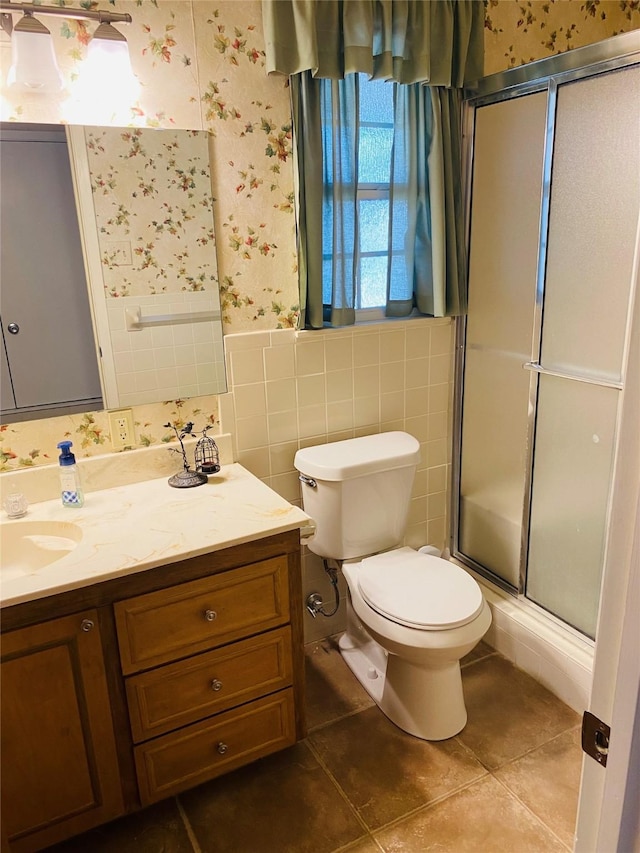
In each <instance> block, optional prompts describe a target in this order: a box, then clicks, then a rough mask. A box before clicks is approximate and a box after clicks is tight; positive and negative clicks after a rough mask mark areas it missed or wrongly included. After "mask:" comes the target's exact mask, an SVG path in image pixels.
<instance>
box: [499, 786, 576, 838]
mask: <svg viewBox="0 0 640 853" xmlns="http://www.w3.org/2000/svg"><path fill="white" fill-rule="evenodd" d="M491 776H492V777H493V778H494V779H495V780H496V782H498V783H499V784H500V785H501V786H502V787H503V788H504V789H505V791H506V792H507V793H508V794H509V796H511V797H513V798H514V800H517V801H518V802H519V803H520V805H521V806H522V808H523V809H526V810H527V811H528V812H529V814H530V815H531V816H532V817H533V818H535V819H536V821H537V822H538V823H539V824H541V826H544V828H545V829H546V830H547V832H549V833H551V835H553V837H554V838H555V839H556V841H557V842H558V843H559V844H562V846H563V847H564V849H565V850H568V851H569V853H571V851H572V850H573V848H572V847H568V846H567V845H566V844H565V842H564V841H563V840H562V838H560V836H559V835H558V834H557V833H556V832H555V831H554V830H553V829H552V828H551V827H550V826H549V825H548V824H547V823H545V821H544V820H543V819H542V818H541V817H540V815H538V814H536V813H535V812H534V811H533V809H532V808H531V807H530V806H528V805H527V804H526V803H525V802H524V800H521V799H520V797H519V796H518V795H517V794H516V793H515V792H514V791H512V790H511V788H509V786H508V785H507V783H506V782H504V781H503V780H502V779H500V778H498V777H497V776H496V775H495V773H491Z"/></svg>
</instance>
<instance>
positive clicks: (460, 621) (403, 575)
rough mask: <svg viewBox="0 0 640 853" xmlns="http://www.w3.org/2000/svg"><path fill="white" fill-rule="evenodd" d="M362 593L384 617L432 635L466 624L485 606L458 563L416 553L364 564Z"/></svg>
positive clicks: (367, 560)
mask: <svg viewBox="0 0 640 853" xmlns="http://www.w3.org/2000/svg"><path fill="white" fill-rule="evenodd" d="M358 588H359V590H360V593H361V595H362V597H363V599H364V600H365V601H366V603H367V604H368V605H369V607H371V608H373V610H375V611H376V612H378V613H379V614H380V615H381V616H384V617H386V618H387V619H391V620H392V621H393V622H397V623H398V624H400V625H405V626H407V627H408V628H418V629H421V630H428V631H442V630H446V629H447V628H458V627H460V626H461V625H466V624H467V623H468V622H471V621H473V620H474V619H475V618H476V617H477V616H478V615H479V614H480V612H481V611H482V608H483V603H484V600H483V597H482V592H481V590H480V587H479V586H478V584H477V583H476V581H475V580H474V579H473V578H472V577H471V575H469V574H467V572H465V571H464V570H463V569H461V568H460V567H459V566H456V565H455V564H454V563H450V562H448V561H446V560H443V559H442V558H441V557H433V556H431V555H428V554H420V553H419V552H418V551H414V550H413V548H397V549H395V550H393V551H386V552H384V553H382V554H376V555H375V556H373V557H366V558H365V559H363V560H362V562H361V570H360V571H359V572H358Z"/></svg>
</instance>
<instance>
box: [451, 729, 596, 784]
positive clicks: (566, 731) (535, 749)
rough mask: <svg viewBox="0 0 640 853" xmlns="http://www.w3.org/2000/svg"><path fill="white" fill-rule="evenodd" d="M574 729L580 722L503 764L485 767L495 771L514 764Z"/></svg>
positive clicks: (492, 771) (490, 771) (491, 771)
mask: <svg viewBox="0 0 640 853" xmlns="http://www.w3.org/2000/svg"><path fill="white" fill-rule="evenodd" d="M574 729H575V730H577V731H578V730H579V729H580V724H579V723H578V724H577V725H575V726H569V727H568V728H566V729H563V730H562V731H561V732H558V733H557V734H555V735H553V736H552V737H550V738H549V740H545V741H542V743H539V744H538V745H537V746H532V747H531V749H528V750H527V751H526V752H523V753H521V754H520V755H514V756H513V758H510V759H509V760H508V761H505V762H504V764H499V765H498V766H497V767H487V770H488V771H489V773H495V772H496V771H498V770H502V769H503V768H504V767H509V766H510V765H511V764H515V763H516V762H518V761H521V760H522V759H523V758H526V757H527V756H528V755H531V754H532V753H534V752H537V751H538V750H539V749H542V748H543V747H545V746H548V745H549V744H550V743H553V741H554V740H557V739H558V738H561V737H563V736H564V735H566V734H567V733H568V732H571V731H573V730H574ZM467 749H469V750H471V747H467ZM471 752H472V753H473V755H474V756H475V758H476V759H477V760H478V761H480V758H478V756H477V755H476V754H475V752H473V750H471ZM481 763H482V765H483V767H484V766H486V765H485V764H484V763H483V762H481Z"/></svg>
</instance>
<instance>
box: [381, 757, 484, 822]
mask: <svg viewBox="0 0 640 853" xmlns="http://www.w3.org/2000/svg"><path fill="white" fill-rule="evenodd" d="M483 770H484V772H483V773H481V774H480V775H479V776H476V778H475V779H471V780H470V781H468V782H464V783H463V784H461V785H458V787H457V788H452V789H451V791H447V793H446V794H440V796H439V797H435V798H434V799H433V800H430V801H429V802H428V803H423V804H422V805H421V806H416V807H415V809H411V811H408V812H407V813H406V814H403V815H401V816H400V817H396V818H394V819H393V820H390V821H389V822H388V823H384V824H382V825H381V826H378V827H376V829H375V830H370V832H376V833H378V832H386V831H387V830H388V829H393V828H394V827H395V826H398V825H400V824H401V823H403V822H404V821H405V820H407V819H408V818H411V817H415V815H417V814H420V813H421V812H426V811H429V809H432V808H435V806H439V805H440V803H443V802H444V801H445V800H448V799H449V798H450V797H453V796H454V795H455V794H459V793H461V792H462V791H466V790H467V788H472V787H473V786H474V785H476V784H477V783H478V782H481V781H482V780H483V779H487V778H488V777H489V776H491V775H492V774H491V772H490V771H488V770H486V769H485V768H484V767H483Z"/></svg>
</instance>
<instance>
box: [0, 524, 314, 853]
mask: <svg viewBox="0 0 640 853" xmlns="http://www.w3.org/2000/svg"><path fill="white" fill-rule="evenodd" d="M2 616H3V618H2V631H3V635H2V717H1V718H0V722H1V724H2V777H1V780H0V784H1V787H2V840H3V845H2V853H5V850H7V851H11V853H16V851H17V852H18V853H28V851H35V850H40V849H42V847H45V846H47V845H49V844H52V843H55V842H57V841H61V840H63V839H65V838H69V837H71V836H72V835H76V834H79V833H81V832H84V831H85V830H86V829H89V828H90V827H92V826H96V825H99V824H101V823H104V822H106V821H108V820H111V819H113V818H115V817H117V816H119V815H121V814H124V813H126V812H131V811H135V810H136V809H138V808H140V806H144V805H147V804H149V803H153V802H156V801H158V800H161V799H163V798H165V797H168V796H172V795H173V794H175V793H178V792H179V791H183V790H185V789H187V788H190V787H193V786H195V785H197V784H200V783H201V782H204V781H206V780H208V779H212V778H214V777H216V776H219V775H220V774H222V773H226V772H228V771H230V770H233V769H235V768H237V767H240V766H242V765H243V764H247V763H249V762H250V761H253V760H255V759H257V758H261V757H263V756H265V755H268V754H270V753H272V752H276V751H277V750H279V749H283V748H285V747H287V746H290V745H292V744H293V743H295V742H296V740H299V739H301V738H302V737H304V735H305V734H306V730H305V724H304V713H303V700H304V679H303V673H304V650H303V630H302V591H301V578H300V542H299V532H298V530H292V531H289V532H287V533H281V534H277V535H275V536H270V537H267V538H264V539H259V540H256V541H253V542H249V543H246V544H244V545H237V546H234V547H232V548H227V549H224V550H221V551H217V552H213V553H211V554H205V555H202V556H200V557H194V558H191V559H188V560H183V561H180V562H177V563H172V564H170V565H166V566H160V567H158V568H155V569H149V570H147V571H143V572H137V573H134V574H131V575H128V576H126V577H124V578H118V579H115V580H111V581H107V582H104V583H100V584H93V585H91V586H88V587H84V588H82V589H78V590H73V591H69V592H66V593H60V594H58V595H56V596H53V597H49V598H44V599H38V600H35V601H33V602H27V603H24V604H19V605H15V606H13V607H9V608H6V609H4V610H3V611H2ZM54 616H55V617H57V618H55V619H52V617H54ZM7 838H8V845H7V841H6V840H5V839H7Z"/></svg>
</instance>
